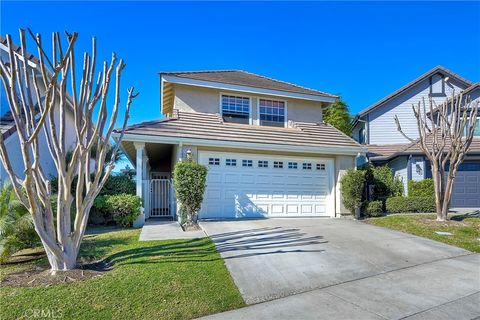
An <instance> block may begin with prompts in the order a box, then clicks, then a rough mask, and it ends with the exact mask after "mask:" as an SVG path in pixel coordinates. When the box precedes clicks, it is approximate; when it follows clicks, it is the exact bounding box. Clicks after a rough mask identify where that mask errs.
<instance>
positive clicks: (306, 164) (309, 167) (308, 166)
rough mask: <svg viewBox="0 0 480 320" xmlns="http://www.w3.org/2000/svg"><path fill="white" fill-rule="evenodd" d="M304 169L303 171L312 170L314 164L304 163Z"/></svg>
mask: <svg viewBox="0 0 480 320" xmlns="http://www.w3.org/2000/svg"><path fill="white" fill-rule="evenodd" d="M302 168H303V170H312V164H311V163H307V162H304V163H303V164H302Z"/></svg>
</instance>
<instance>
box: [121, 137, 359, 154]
mask: <svg viewBox="0 0 480 320" xmlns="http://www.w3.org/2000/svg"><path fill="white" fill-rule="evenodd" d="M118 135H119V134H118V133H114V134H113V136H114V137H117V136H118ZM122 141H131V142H149V143H165V144H180V143H182V144H183V145H192V146H202V147H227V148H239V149H254V150H269V151H285V152H304V153H314V154H333V155H352V156H357V155H358V154H365V153H366V152H367V150H366V149H365V148H362V147H309V146H295V145H284V144H283V145H282V144H263V143H252V142H240V141H225V140H208V139H194V138H181V137H166V136H153V135H143V134H127V133H125V134H124V136H123V140H122Z"/></svg>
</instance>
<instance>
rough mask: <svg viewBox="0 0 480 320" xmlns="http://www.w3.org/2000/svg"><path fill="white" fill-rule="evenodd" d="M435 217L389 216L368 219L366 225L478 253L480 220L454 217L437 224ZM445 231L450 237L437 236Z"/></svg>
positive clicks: (479, 246) (479, 250)
mask: <svg viewBox="0 0 480 320" xmlns="http://www.w3.org/2000/svg"><path fill="white" fill-rule="evenodd" d="M435 219H436V216H435V215H407V214H405V215H390V216H386V217H380V218H370V219H367V220H365V221H366V222H367V223H370V224H374V225H377V226H382V227H386V228H390V229H395V230H399V231H403V232H406V233H411V234H414V235H417V236H421V237H425V238H429V239H432V240H436V241H440V242H444V243H447V244H450V245H453V246H457V247H460V248H463V249H466V250H470V251H472V252H480V218H478V217H468V218H463V217H454V218H453V219H451V220H448V221H446V222H437V221H436V220H435ZM435 231H446V232H450V233H452V235H451V236H447V235H438V234H436V233H435Z"/></svg>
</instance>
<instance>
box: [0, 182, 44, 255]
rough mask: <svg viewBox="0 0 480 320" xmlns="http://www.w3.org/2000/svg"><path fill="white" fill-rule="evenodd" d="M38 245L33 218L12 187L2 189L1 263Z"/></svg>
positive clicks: (0, 214)
mask: <svg viewBox="0 0 480 320" xmlns="http://www.w3.org/2000/svg"><path fill="white" fill-rule="evenodd" d="M38 244H39V238H38V236H37V234H36V233H35V228H34V226H33V220H32V216H31V215H30V213H29V212H28V211H27V209H26V208H25V207H24V206H23V205H22V204H21V203H20V201H18V200H17V197H16V195H15V192H14V190H13V188H12V186H11V185H6V186H4V187H2V188H0V262H5V261H6V260H7V259H8V258H9V257H10V256H11V255H12V254H14V253H15V252H17V251H19V250H22V249H26V248H32V247H34V246H36V245H38Z"/></svg>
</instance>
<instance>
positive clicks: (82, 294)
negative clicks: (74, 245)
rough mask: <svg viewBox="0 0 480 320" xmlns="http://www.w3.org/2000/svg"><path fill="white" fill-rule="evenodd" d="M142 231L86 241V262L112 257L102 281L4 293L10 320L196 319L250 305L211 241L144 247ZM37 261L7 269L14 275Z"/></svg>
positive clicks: (2, 306)
mask: <svg viewBox="0 0 480 320" xmlns="http://www.w3.org/2000/svg"><path fill="white" fill-rule="evenodd" d="M138 236H139V231H138V230H126V231H110V232H106V233H101V234H93V235H88V236H86V239H85V241H84V242H83V244H82V249H81V257H82V259H84V260H86V261H90V260H96V259H101V258H105V257H107V258H108V260H109V261H112V262H113V263H114V268H113V270H111V271H108V272H107V274H105V275H104V276H102V277H100V278H96V279H91V280H87V281H82V282H76V283H70V284H61V285H55V286H51V287H48V288H43V287H37V288H5V287H2V288H1V293H0V310H1V313H2V315H1V318H2V319H17V318H23V317H24V315H25V312H26V311H25V310H27V309H44V310H45V309H47V310H61V313H62V316H63V318H64V319H189V318H194V317H199V316H202V315H207V314H212V313H217V312H221V311H225V310H229V309H234V308H239V307H242V306H244V301H243V299H242V297H241V295H240V293H239V292H238V289H237V288H236V286H235V284H234V283H233V281H232V279H231V277H230V274H229V273H228V270H227V269H226V267H225V265H224V262H223V260H222V259H221V257H220V255H219V254H218V253H217V252H216V250H215V247H214V245H213V243H212V242H211V241H210V239H208V238H203V239H193V240H171V241H147V242H139V241H137V240H138ZM42 263H43V264H44V263H45V260H42V261H40V262H35V263H26V264H23V265H22V264H21V265H16V266H15V267H12V266H5V267H2V272H3V273H4V274H5V273H6V272H11V271H13V270H14V269H16V270H18V269H21V268H25V267H30V266H32V264H42Z"/></svg>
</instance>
